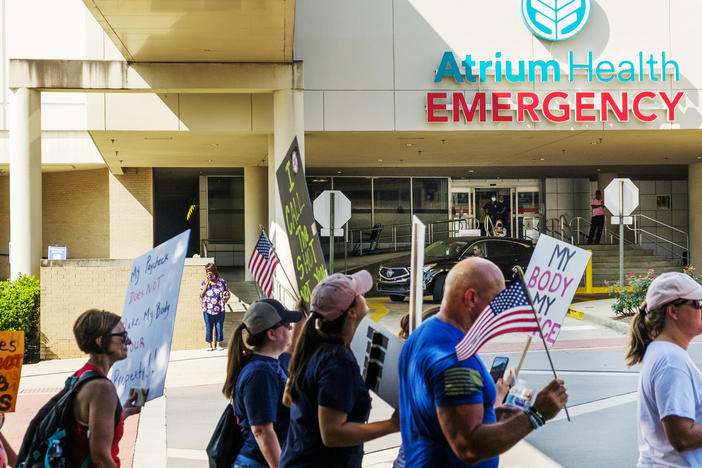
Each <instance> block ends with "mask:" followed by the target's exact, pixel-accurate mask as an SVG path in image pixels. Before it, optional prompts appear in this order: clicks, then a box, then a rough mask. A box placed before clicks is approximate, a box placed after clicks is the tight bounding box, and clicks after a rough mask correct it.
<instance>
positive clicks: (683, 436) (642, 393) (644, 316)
mask: <svg viewBox="0 0 702 468" xmlns="http://www.w3.org/2000/svg"><path fill="white" fill-rule="evenodd" d="M700 334H702V285H700V284H699V283H697V281H695V280H694V279H693V278H691V277H690V276H688V275H686V274H684V273H663V274H662V275H660V276H659V277H658V278H656V279H654V280H653V282H652V283H651V285H650V286H649V287H648V291H647V292H646V302H644V304H643V305H642V306H641V308H640V310H639V312H638V313H637V315H636V317H634V321H633V322H632V324H631V340H630V342H629V350H628V353H627V356H626V358H627V362H628V364H629V365H630V366H633V365H635V364H638V363H639V362H640V363H641V374H640V377H639V403H638V405H639V406H638V414H639V424H638V439H639V462H638V465H637V466H638V467H640V468H645V467H652V466H702V400H701V396H702V374H701V373H700V371H699V369H698V368H697V366H696V365H695V363H694V362H693V361H692V359H691V358H690V355H689V354H688V352H687V347H688V345H689V344H690V342H691V341H692V339H693V338H694V337H695V336H697V335H700Z"/></svg>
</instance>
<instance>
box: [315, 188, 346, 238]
mask: <svg viewBox="0 0 702 468" xmlns="http://www.w3.org/2000/svg"><path fill="white" fill-rule="evenodd" d="M332 193H333V194H334V228H338V227H340V226H343V225H344V224H346V222H347V221H348V220H349V219H351V201H350V200H349V199H348V198H346V195H344V194H343V193H341V192H340V191H339V190H325V191H324V192H322V193H321V194H320V195H319V196H318V197H317V198H315V199H314V203H312V205H313V209H314V219H315V220H316V221H317V222H318V223H319V224H320V225H321V226H322V227H323V228H326V229H329V227H330V226H329V225H330V224H331V223H330V220H329V218H330V216H331V194H332Z"/></svg>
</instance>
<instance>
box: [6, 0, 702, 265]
mask: <svg viewBox="0 0 702 468" xmlns="http://www.w3.org/2000/svg"><path fill="white" fill-rule="evenodd" d="M2 6H3V9H2V12H1V13H2V26H3V31H4V34H3V36H2V51H3V61H2V66H3V71H4V73H2V75H1V76H2V80H3V83H2V86H0V87H1V88H2V90H3V91H2V96H0V98H1V99H2V102H3V106H2V109H3V112H2V114H1V115H0V137H1V138H0V276H1V277H3V278H4V277H9V276H16V275H18V274H20V273H32V274H38V272H39V262H40V259H41V258H42V257H46V255H47V254H46V252H47V248H48V246H49V245H64V246H66V247H67V252H68V258H69V259H84V258H88V259H96V258H107V259H129V258H133V257H135V256H138V255H140V254H141V253H143V252H144V251H146V250H148V249H150V248H151V247H153V246H154V245H157V244H158V243H160V242H162V241H164V240H166V239H168V238H169V237H171V236H172V235H174V234H177V233H179V232H181V231H182V230H184V229H186V228H190V229H192V230H193V231H192V232H193V235H192V236H191V245H190V252H189V253H190V255H193V254H195V253H198V254H204V252H205V251H206V252H207V255H209V256H214V257H215V259H216V261H217V263H219V264H221V265H243V264H244V262H245V259H246V258H247V257H248V255H249V254H250V252H251V249H252V247H253V245H254V243H255V241H256V239H257V237H258V232H259V226H264V227H266V228H267V229H268V230H269V231H270V232H271V237H272V239H273V241H274V242H275V243H276V245H277V246H278V250H279V255H280V256H281V259H282V260H283V264H284V266H285V268H287V269H288V270H289V271H290V272H291V275H290V276H292V274H293V273H294V268H293V264H292V262H291V260H290V259H289V258H288V257H289V255H287V250H286V246H285V244H286V242H285V235H284V230H283V229H282V226H283V225H284V222H283V221H282V220H283V214H282V211H281V208H280V202H279V197H278V194H277V188H276V186H275V185H276V184H275V169H276V168H277V165H278V163H280V161H281V160H282V158H283V157H284V155H285V152H286V151H287V149H288V146H289V145H290V142H291V141H292V138H293V137H294V136H297V137H298V140H299V141H300V144H301V149H302V152H303V157H304V160H305V161H304V162H305V170H306V174H307V176H308V182H309V183H308V185H309V187H310V192H311V194H312V196H313V197H314V195H315V194H317V193H320V192H321V190H324V189H328V188H334V189H339V190H342V191H343V192H344V193H346V194H347V196H348V197H349V198H350V199H351V201H352V218H351V221H350V224H349V227H350V228H351V230H352V231H353V234H352V235H355V236H360V235H361V234H362V233H361V232H360V231H362V230H365V231H366V232H368V230H369V229H371V228H372V227H373V226H374V225H376V224H381V225H383V226H384V228H383V237H382V238H381V242H383V243H385V244H390V243H398V242H399V243H403V242H407V237H408V235H409V228H408V227H407V224H408V223H409V222H410V219H411V215H413V214H416V215H417V216H419V217H420V218H421V219H422V220H423V221H424V222H426V223H433V224H435V225H436V226H437V227H436V229H437V231H440V230H441V229H439V227H438V226H444V228H445V229H451V227H452V226H453V224H452V223H453V222H454V221H455V220H456V219H465V220H467V221H466V222H467V223H469V224H474V223H475V222H474V221H473V220H475V219H480V218H482V210H481V208H482V207H483V206H484V204H485V203H487V201H488V200H489V199H490V198H491V197H492V196H493V195H495V196H500V195H501V196H502V197H504V199H505V200H506V203H507V205H508V206H509V215H508V221H507V222H508V224H509V229H510V232H511V233H512V234H513V235H518V236H529V235H530V232H533V231H542V232H551V233H555V234H557V233H561V234H563V232H564V230H563V228H562V227H561V224H562V222H563V218H562V216H564V217H565V221H564V222H565V223H566V224H568V225H569V230H568V234H567V235H571V236H572V235H573V232H576V234H575V237H576V238H580V237H581V235H580V234H577V231H578V230H580V231H584V232H586V231H587V223H588V222H589V217H590V211H589V199H590V198H591V197H592V195H593V193H594V191H595V190H596V189H597V188H600V189H602V188H604V187H605V186H606V185H607V184H608V183H609V182H610V181H611V180H612V179H613V178H615V177H628V178H631V179H632V180H633V181H634V182H635V183H636V184H637V185H638V187H639V190H640V194H641V196H640V206H639V209H638V211H637V212H636V214H639V215H641V216H639V217H638V218H637V223H638V224H637V225H636V227H637V229H643V230H645V231H646V232H647V233H650V234H652V235H645V234H642V231H638V232H637V233H636V234H634V233H633V231H632V232H631V233H630V234H628V235H627V236H628V237H629V238H630V239H634V241H636V242H639V243H641V244H643V245H644V246H648V247H651V248H655V249H658V250H659V251H660V252H661V253H663V254H668V253H669V254H670V256H671V257H680V259H681V261H683V260H682V259H683V258H685V256H688V257H689V259H690V262H691V263H692V264H693V265H694V264H702V247H697V246H698V245H700V242H699V241H701V240H702V216H701V215H700V209H699V208H698V206H697V204H696V200H698V199H699V197H698V191H699V190H700V189H699V188H698V187H699V186H700V184H699V183H696V182H697V180H698V178H699V177H701V176H702V145H701V143H702V103H701V102H700V89H702V63H701V62H700V60H699V54H698V53H697V51H696V44H697V43H699V41H698V39H701V38H698V37H697V36H700V35H702V31H700V29H699V28H697V27H696V24H695V20H696V18H699V17H700V15H701V14H702V4H700V3H699V2H695V1H686V0H655V1H654V0H644V1H641V0H639V1H634V0H582V1H577V2H574V4H572V5H571V6H570V7H568V8H569V9H567V10H563V11H561V10H559V11H551V10H549V11H545V10H543V8H544V7H539V4H535V3H532V2H531V1H529V0H522V1H520V0H506V1H501V2H468V1H458V0H442V1H439V2H437V1H429V0H359V1H356V2H341V1H337V0H297V1H289V0H288V1H283V0H266V1H257V0H251V1H246V0H245V1H242V2H230V1H227V0H210V1H207V2H198V4H197V6H193V4H192V2H188V1H187V0H173V1H170V2H165V3H164V2H154V1H149V0H139V1H133V2H128V3H124V2H117V3H115V2H110V1H107V0H91V1H87V0H86V1H85V2H81V1H80V0H58V1H57V0H52V1H49V0H28V1H19V0H5V1H3V2H2ZM578 226H581V228H580V229H579V228H578ZM579 240H580V241H582V239H579ZM351 242H353V241H351ZM10 243H11V250H12V252H11V253H10V247H8V246H9V245H10ZM688 245H689V248H688ZM688 251H689V252H688ZM10 254H11V255H10ZM286 255H287V256H286ZM10 256H11V261H12V262H11V263H10Z"/></svg>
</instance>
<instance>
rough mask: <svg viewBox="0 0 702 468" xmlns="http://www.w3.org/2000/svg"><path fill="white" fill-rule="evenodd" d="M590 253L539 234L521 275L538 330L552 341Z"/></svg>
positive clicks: (548, 340)
mask: <svg viewBox="0 0 702 468" xmlns="http://www.w3.org/2000/svg"><path fill="white" fill-rule="evenodd" d="M591 255H592V254H591V253H590V252H588V251H587V250H583V249H581V248H578V247H575V246H574V245H571V244H568V243H567V242H563V241H559V240H558V239H554V238H553V237H550V236H547V235H546V234H541V235H540V236H539V242H538V243H537V244H536V248H535V249H534V253H533V254H532V255H531V261H530V262H529V266H528V267H527V271H526V273H525V275H524V282H525V283H526V286H527V289H528V290H529V294H530V295H531V300H532V303H533V305H534V310H535V311H536V315H537V316H538V317H539V323H540V324H541V331H542V332H543V334H544V339H545V340H546V343H548V344H549V345H553V344H554V343H555V342H556V338H558V333H559V332H560V331H561V324H562V323H563V319H564V318H565V316H566V313H567V312H568V308H569V307H570V301H572V300H573V296H574V295H575V291H576V290H577V289H578V284H579V283H580V278H581V277H582V276H583V272H584V271H585V267H586V266H587V262H589V261H590V256H591Z"/></svg>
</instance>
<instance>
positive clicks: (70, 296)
mask: <svg viewBox="0 0 702 468" xmlns="http://www.w3.org/2000/svg"><path fill="white" fill-rule="evenodd" d="M209 261H212V259H206V258H201V259H186V260H185V268H184V269H183V279H182V281H181V284H180V295H179V297H178V309H177V312H176V322H175V328H174V332H173V344H172V349H173V350H180V349H196V348H202V347H204V346H205V339H204V336H205V325H204V322H203V319H202V310H201V308H200V301H199V297H198V296H199V291H200V283H201V282H202V280H203V266H204V265H205V263H207V262H209ZM131 264H132V262H131V260H67V261H46V260H45V261H43V262H42V267H41V320H40V334H41V358H42V359H57V358H60V359H65V358H73V357H81V356H83V354H82V353H81V351H80V350H79V349H78V346H77V345H76V343H75V339H74V337H73V323H74V322H75V319H76V318H77V317H78V315H80V313H81V312H83V311H84V310H86V309H90V308H102V309H106V310H110V311H112V312H115V313H117V314H121V313H122V307H123V305H124V295H125V293H126V291H127V282H128V280H129V273H130V268H131ZM230 302H232V303H236V302H237V298H232V301H230ZM235 315H237V316H238V315H239V314H235ZM237 318H239V317H237Z"/></svg>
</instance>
